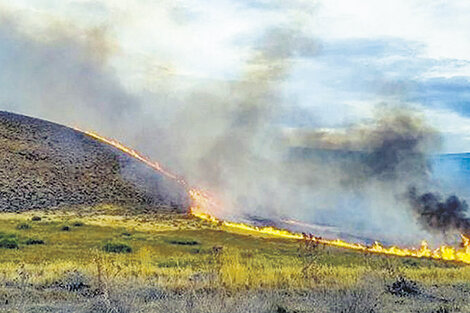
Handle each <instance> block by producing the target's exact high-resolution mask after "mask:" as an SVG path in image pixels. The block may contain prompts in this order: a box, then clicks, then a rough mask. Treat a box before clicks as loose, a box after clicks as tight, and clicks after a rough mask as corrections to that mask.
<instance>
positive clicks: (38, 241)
mask: <svg viewBox="0 0 470 313" xmlns="http://www.w3.org/2000/svg"><path fill="white" fill-rule="evenodd" d="M25 244H26V245H28V246H29V245H43V244H44V240H42V239H36V238H28V239H26V241H25Z"/></svg>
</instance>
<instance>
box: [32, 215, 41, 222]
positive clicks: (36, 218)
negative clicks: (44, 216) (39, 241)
mask: <svg viewBox="0 0 470 313" xmlns="http://www.w3.org/2000/svg"><path fill="white" fill-rule="evenodd" d="M31 220H32V221H33V222H39V221H40V220H41V218H40V217H39V216H33V217H32V218H31Z"/></svg>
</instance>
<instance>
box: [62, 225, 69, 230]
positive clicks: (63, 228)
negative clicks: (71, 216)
mask: <svg viewBox="0 0 470 313" xmlns="http://www.w3.org/2000/svg"><path fill="white" fill-rule="evenodd" d="M60 230H61V231H69V230H70V226H67V225H65V226H62V228H61V229H60Z"/></svg>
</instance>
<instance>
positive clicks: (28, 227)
mask: <svg viewBox="0 0 470 313" xmlns="http://www.w3.org/2000/svg"><path fill="white" fill-rule="evenodd" d="M16 229H20V230H24V229H31V225H29V224H28V223H20V224H18V225H16Z"/></svg>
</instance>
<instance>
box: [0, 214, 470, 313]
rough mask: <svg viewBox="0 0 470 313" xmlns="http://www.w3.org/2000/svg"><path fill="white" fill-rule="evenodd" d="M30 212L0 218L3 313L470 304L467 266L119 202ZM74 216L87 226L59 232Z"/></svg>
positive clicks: (446, 308)
mask: <svg viewBox="0 0 470 313" xmlns="http://www.w3.org/2000/svg"><path fill="white" fill-rule="evenodd" d="M78 213H80V214H78ZM32 214H37V212H36V213H34V212H31V213H22V214H13V213H2V214H0V231H2V233H1V235H0V246H1V247H3V248H9V247H10V246H11V247H12V248H13V249H11V248H10V249H2V250H1V253H0V311H1V310H3V309H5V310H6V311H8V310H13V309H17V308H22V310H23V311H31V312H33V311H34V312H36V311H48V312H63V311H70V310H71V308H73V310H72V311H77V310H78V311H80V310H82V311H83V312H135V311H140V312H397V311H400V312H466V311H469V310H470V307H469V305H468V301H467V299H466V295H468V293H470V267H469V266H463V265H460V264H453V263H446V262H436V261H432V260H420V259H403V258H396V257H386V256H378V255H364V254H360V253H356V252H350V251H344V250H338V249H334V248H330V247H323V246H318V245H310V244H308V243H306V242H302V241H301V242H298V241H293V240H286V239H278V238H273V237H269V236H264V237H259V236H254V235H253V234H251V235H250V234H243V233H235V232H228V231H226V230H225V229H223V226H214V225H210V224H206V223H204V222H201V221H199V220H196V219H193V218H190V217H187V216H184V215H175V214H134V215H132V214H130V213H129V212H127V213H126V214H127V215H126V214H123V212H122V211H121V210H120V209H119V208H117V207H96V208H93V209H92V210H91V209H90V210H82V211H80V212H73V211H56V212H54V213H45V215H44V216H43V221H42V222H41V223H37V224H35V226H34V227H33V228H32V229H30V230H28V232H22V231H19V230H18V229H17V228H16V225H18V224H21V223H24V222H25V221H28V220H31V217H32V216H33V215H32ZM71 221H74V222H75V221H80V222H81V223H83V226H81V227H77V228H74V231H73V232H63V231H61V227H62V225H64V224H70V225H73V223H74V222H71ZM26 234H27V236H28V237H23V235H26ZM35 238H41V239H35ZM33 241H42V242H43V243H44V244H42V245H38V244H31V242H33ZM2 242H10V243H11V245H7V246H8V247H4V246H3V245H2V244H1V243H2ZM22 242H24V243H25V244H20V243H22ZM28 242H30V244H28ZM129 249H130V250H129ZM109 252H126V253H109Z"/></svg>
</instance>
